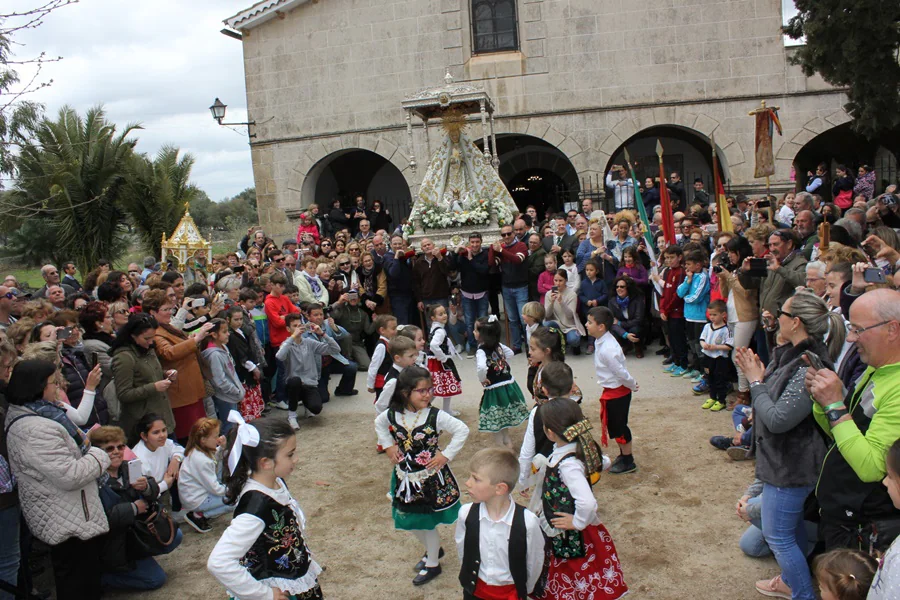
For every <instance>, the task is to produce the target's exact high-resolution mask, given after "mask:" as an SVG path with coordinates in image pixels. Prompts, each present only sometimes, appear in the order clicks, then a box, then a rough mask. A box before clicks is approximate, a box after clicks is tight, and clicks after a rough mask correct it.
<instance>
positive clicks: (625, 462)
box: [609, 454, 637, 475]
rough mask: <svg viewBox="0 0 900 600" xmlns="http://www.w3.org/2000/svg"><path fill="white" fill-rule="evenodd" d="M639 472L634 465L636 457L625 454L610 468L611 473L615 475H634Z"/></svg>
mask: <svg viewBox="0 0 900 600" xmlns="http://www.w3.org/2000/svg"><path fill="white" fill-rule="evenodd" d="M635 471H637V465H636V464H635V463H634V457H633V456H631V455H630V454H629V455H627V456H626V455H625V454H620V455H619V458H617V459H616V460H615V461H614V462H613V464H612V466H611V467H610V468H609V472H610V473H612V474H613V475H623V474H625V473H634V472H635Z"/></svg>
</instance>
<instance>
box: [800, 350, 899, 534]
mask: <svg viewBox="0 0 900 600" xmlns="http://www.w3.org/2000/svg"><path fill="white" fill-rule="evenodd" d="M844 403H845V405H846V406H847V408H848V409H849V410H850V415H851V416H852V417H853V418H852V420H850V421H844V422H843V423H840V424H838V425H836V426H834V427H831V425H830V424H829V423H828V419H827V418H826V417H825V412H824V410H823V409H822V407H821V406H819V405H818V404H814V405H813V417H814V418H815V419H816V422H817V423H818V424H819V426H820V427H821V428H822V430H823V431H824V432H825V433H826V434H827V435H829V436H830V437H832V438H833V439H834V442H835V443H834V445H833V446H832V447H831V448H830V449H829V451H828V454H827V455H826V456H825V460H824V462H823V463H822V470H821V472H820V474H819V483H818V486H817V488H816V496H817V497H818V499H819V506H820V507H821V508H822V514H823V515H827V516H830V517H831V518H833V519H835V520H839V521H849V522H854V523H866V522H868V521H869V520H871V519H876V518H879V517H883V516H885V515H891V514H895V513H896V509H894V506H893V503H892V502H891V499H890V497H889V496H888V493H887V490H886V489H885V488H884V486H883V485H882V484H881V480H882V479H884V476H885V473H886V468H885V457H886V456H887V451H888V449H889V448H890V447H891V445H892V444H893V443H894V441H896V440H897V438H898V437H900V363H895V364H892V365H885V366H883V367H880V368H878V369H874V368H872V367H868V368H867V369H866V370H865V371H864V372H863V374H862V376H861V377H860V378H859V380H858V381H857V384H856V388H855V389H854V390H853V391H852V392H851V393H849V394H848V395H847V397H846V399H845V400H844Z"/></svg>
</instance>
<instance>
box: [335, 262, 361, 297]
mask: <svg viewBox="0 0 900 600" xmlns="http://www.w3.org/2000/svg"><path fill="white" fill-rule="evenodd" d="M335 263H336V264H337V270H336V271H335V272H334V274H333V275H332V276H331V278H332V279H334V280H337V281H340V282H341V285H342V288H341V293H346V292H349V291H350V290H352V289H358V288H359V276H358V275H357V274H356V271H354V270H353V262H352V261H351V260H350V255H349V254H338V257H337V259H336V260H335Z"/></svg>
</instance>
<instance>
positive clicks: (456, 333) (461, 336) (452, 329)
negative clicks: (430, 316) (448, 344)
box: [447, 321, 467, 344]
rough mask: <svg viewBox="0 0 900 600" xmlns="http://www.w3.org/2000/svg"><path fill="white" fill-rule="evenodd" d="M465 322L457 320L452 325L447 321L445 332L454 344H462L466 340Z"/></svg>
mask: <svg viewBox="0 0 900 600" xmlns="http://www.w3.org/2000/svg"><path fill="white" fill-rule="evenodd" d="M466 325H467V324H466V323H463V322H462V321H457V322H456V323H454V324H453V325H451V324H450V323H447V333H449V334H450V339H451V340H452V341H453V343H454V344H463V343H465V341H466Z"/></svg>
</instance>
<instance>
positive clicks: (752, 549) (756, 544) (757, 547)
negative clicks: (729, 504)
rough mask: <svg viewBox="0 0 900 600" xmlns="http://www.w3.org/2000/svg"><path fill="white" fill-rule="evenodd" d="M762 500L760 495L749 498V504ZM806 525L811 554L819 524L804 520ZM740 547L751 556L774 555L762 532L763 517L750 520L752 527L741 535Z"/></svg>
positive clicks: (807, 548)
mask: <svg viewBox="0 0 900 600" xmlns="http://www.w3.org/2000/svg"><path fill="white" fill-rule="evenodd" d="M760 502H762V497H760V496H756V497H755V498H750V499H749V500H747V504H748V505H750V506H753V505H756V504H759V503H760ZM804 526H805V527H806V540H807V541H806V555H807V556H809V555H810V554H812V551H813V550H814V549H815V547H816V537H817V535H816V530H817V529H818V524H816V523H813V522H811V521H804ZM740 547H741V551H742V552H743V553H744V554H746V555H747V556H749V557H751V558H765V557H767V556H772V550H770V549H769V545H768V544H767V543H766V538H765V536H764V535H763V532H762V520H761V519H751V520H750V527H748V528H747V529H746V531H744V534H743V535H742V536H741V541H740Z"/></svg>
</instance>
